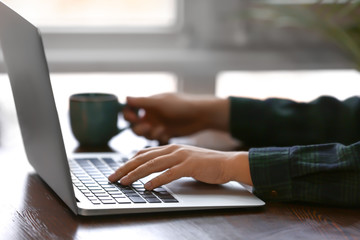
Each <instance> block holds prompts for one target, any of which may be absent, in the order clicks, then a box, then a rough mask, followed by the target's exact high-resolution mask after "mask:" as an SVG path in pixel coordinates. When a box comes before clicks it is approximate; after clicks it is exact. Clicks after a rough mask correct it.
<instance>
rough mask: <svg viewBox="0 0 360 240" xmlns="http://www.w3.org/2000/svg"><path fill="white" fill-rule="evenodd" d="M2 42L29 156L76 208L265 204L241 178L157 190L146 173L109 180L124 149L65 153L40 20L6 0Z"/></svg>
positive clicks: (95, 211)
mask: <svg viewBox="0 0 360 240" xmlns="http://www.w3.org/2000/svg"><path fill="white" fill-rule="evenodd" d="M0 42H1V48H2V51H3V56H4V60H5V65H6V69H7V72H8V75H9V78H10V82H11V87H12V91H13V96H14V101H15V106H16V111H17V115H18V120H19V124H20V129H21V134H22V138H23V142H24V146H25V151H26V154H27V158H28V160H29V162H30V164H31V165H32V166H33V168H34V169H35V171H36V172H37V174H39V176H40V177H41V178H42V179H43V180H44V181H45V182H46V183H47V184H48V185H49V186H50V187H51V188H52V189H53V191H54V192H55V193H56V194H57V195H58V196H59V197H60V198H61V199H62V200H63V201H64V202H65V203H66V205H67V206H68V207H69V208H70V209H71V210H72V211H73V212H74V213H75V214H79V215H106V214H128V213H142V212H160V211H180V210H199V209H219V208H244V207H255V206H262V205H264V202H263V201H261V200H260V199H258V198H257V197H255V196H254V195H253V194H251V193H250V192H249V191H247V190H246V189H245V188H244V187H243V186H242V185H240V184H239V183H237V182H229V183H227V184H223V185H209V184H204V183H200V182H198V181H195V180H193V179H192V178H181V179H179V180H176V181H174V182H172V183H170V184H167V185H165V186H163V187H160V188H157V189H155V190H154V191H145V189H144V187H143V185H142V184H143V183H144V182H145V181H146V179H142V180H139V181H137V182H135V183H134V184H133V185H132V186H121V185H120V184H116V183H115V184H111V183H109V182H108V181H107V176H108V175H109V174H111V173H112V172H113V171H114V170H115V169H116V168H117V167H118V166H120V165H121V164H122V159H123V157H124V156H121V154H120V153H119V154H118V153H117V154H113V153H112V154H111V153H88V154H73V155H71V156H68V155H67V154H66V151H65V147H64V142H63V138H62V133H61V128H60V124H59V119H58V113H57V109H56V106H55V101H54V96H53V93H52V88H51V84H50V76H49V70H48V65H47V62H46V58H45V53H44V48H43V44H42V40H41V35H40V33H39V31H38V29H37V28H36V27H35V26H33V25H32V24H31V23H29V22H28V21H27V20H25V19H24V18H22V17H21V16H19V15H18V14H17V13H15V12H14V11H13V10H11V9H10V8H9V7H7V6H6V5H5V4H3V3H1V2H0ZM154 176H155V174H153V175H151V176H149V177H148V178H152V177H154Z"/></svg>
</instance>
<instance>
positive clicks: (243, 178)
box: [228, 152, 253, 186]
mask: <svg viewBox="0 0 360 240" xmlns="http://www.w3.org/2000/svg"><path fill="white" fill-rule="evenodd" d="M228 171H229V173H230V176H231V180H233V181H237V182H240V183H244V184H247V185H249V186H252V185H253V182H252V179H251V173H250V164H249V153H248V152H235V153H234V156H233V157H232V158H231V161H230V164H229V170H228Z"/></svg>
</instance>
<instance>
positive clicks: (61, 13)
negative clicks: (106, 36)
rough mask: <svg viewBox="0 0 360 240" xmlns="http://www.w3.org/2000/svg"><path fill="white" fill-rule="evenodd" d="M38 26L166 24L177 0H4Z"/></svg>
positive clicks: (170, 21)
mask: <svg viewBox="0 0 360 240" xmlns="http://www.w3.org/2000/svg"><path fill="white" fill-rule="evenodd" d="M3 2H4V3H6V4H8V5H9V6H11V7H12V8H14V9H16V10H17V11H18V12H19V13H20V14H22V15H23V16H24V17H25V18H27V19H29V20H30V21H31V22H32V23H33V24H35V25H36V26H39V27H42V28H43V27H50V28H64V27H67V28H73V27H86V28H88V27H110V26H112V27H123V28H129V27H131V28H137V27H168V26H171V25H174V24H175V21H176V17H177V16H176V14H177V13H176V0H151V1H147V0H106V1H104V0H80V1H72V0H52V1H47V0H4V1H3Z"/></svg>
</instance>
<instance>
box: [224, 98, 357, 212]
mask: <svg viewBox="0 0 360 240" xmlns="http://www.w3.org/2000/svg"><path fill="white" fill-rule="evenodd" d="M230 102H231V111H230V114H231V115H230V128H231V129H230V130H231V133H232V135H233V136H234V137H236V138H238V139H240V140H241V141H243V142H244V143H245V144H246V145H247V146H250V147H251V148H250V150H249V160H250V171H251V177H252V180H253V183H254V193H255V194H256V195H257V196H259V197H260V198H262V199H264V200H265V201H302V202H311V203H321V204H330V205H338V206H360V142H358V141H359V140H360V124H359V123H360V98H358V97H353V98H349V99H347V100H345V101H338V100H336V99H334V98H331V97H321V98H318V99H316V100H315V101H313V102H310V103H298V102H294V101H290V100H284V99H268V100H265V101H260V100H254V99H246V98H235V97H230Z"/></svg>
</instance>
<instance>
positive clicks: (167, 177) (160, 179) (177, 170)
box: [144, 165, 185, 191]
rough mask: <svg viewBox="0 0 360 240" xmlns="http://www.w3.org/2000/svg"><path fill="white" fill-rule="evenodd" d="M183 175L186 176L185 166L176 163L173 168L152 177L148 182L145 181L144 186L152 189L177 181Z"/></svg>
mask: <svg viewBox="0 0 360 240" xmlns="http://www.w3.org/2000/svg"><path fill="white" fill-rule="evenodd" d="M181 177H185V174H184V171H183V167H182V166H180V165H176V166H174V167H172V168H169V169H168V170H166V171H165V172H163V173H162V174H160V175H159V176H157V177H155V178H153V179H151V180H150V181H148V182H147V183H145V185H144V187H145V189H146V190H149V191H151V190H153V189H154V188H157V187H160V186H162V185H165V184H168V183H170V182H172V181H175V180H177V179H179V178H181Z"/></svg>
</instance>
